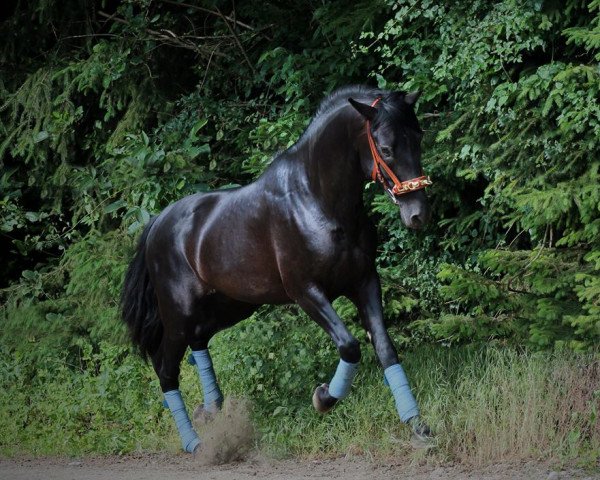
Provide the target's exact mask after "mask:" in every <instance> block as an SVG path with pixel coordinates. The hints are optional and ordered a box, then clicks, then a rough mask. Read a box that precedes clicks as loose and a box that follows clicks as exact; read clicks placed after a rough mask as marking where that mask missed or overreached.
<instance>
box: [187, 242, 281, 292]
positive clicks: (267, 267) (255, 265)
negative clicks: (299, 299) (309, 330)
mask: <svg viewBox="0 0 600 480" xmlns="http://www.w3.org/2000/svg"><path fill="white" fill-rule="evenodd" d="M199 265H200V276H201V278H202V280H204V281H205V282H206V283H207V284H208V285H209V287H210V288H211V289H213V290H216V291H218V292H221V293H223V294H224V295H227V296H228V297H231V298H233V299H235V300H240V301H243V302H249V303H257V304H262V303H287V302H289V301H290V299H289V297H288V296H287V294H286V291H285V289H284V287H283V284H282V282H281V277H280V275H279V271H278V270H277V266H276V264H275V262H274V261H273V260H272V259H270V258H268V257H267V256H266V255H264V254H262V255H261V250H260V249H256V248H254V249H246V250H245V251H243V252H241V251H236V249H223V251H222V252H221V253H220V254H218V255H217V254H211V252H210V251H205V252H204V254H203V255H201V258H200V262H199Z"/></svg>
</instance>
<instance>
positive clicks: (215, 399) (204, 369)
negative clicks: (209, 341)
mask: <svg viewBox="0 0 600 480" xmlns="http://www.w3.org/2000/svg"><path fill="white" fill-rule="evenodd" d="M192 355H193V357H194V361H195V363H196V368H198V376H199V377H200V383H202V392H203V393H204V408H205V409H206V410H208V411H209V412H213V413H214V412H216V411H217V410H219V408H221V404H222V403H223V394H222V393H221V389H220V388H219V384H218V383H217V377H216V376H215V370H214V368H213V364H212V360H211V358H210V353H208V350H198V351H196V352H192Z"/></svg>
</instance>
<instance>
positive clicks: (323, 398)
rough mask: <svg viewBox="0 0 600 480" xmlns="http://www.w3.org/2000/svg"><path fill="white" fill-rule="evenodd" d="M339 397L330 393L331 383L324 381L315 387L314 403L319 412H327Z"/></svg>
mask: <svg viewBox="0 0 600 480" xmlns="http://www.w3.org/2000/svg"><path fill="white" fill-rule="evenodd" d="M336 402H337V398H335V397H332V396H331V395H329V385H327V384H326V383H324V384H323V385H321V386H320V387H317V388H315V393H313V397H312V403H313V407H315V410H316V411H317V412H319V413H327V412H328V411H329V410H331V409H332V408H333V406H334V405H335V404H336Z"/></svg>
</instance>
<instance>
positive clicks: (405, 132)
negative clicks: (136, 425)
mask: <svg viewBox="0 0 600 480" xmlns="http://www.w3.org/2000/svg"><path fill="white" fill-rule="evenodd" d="M417 98H418V93H416V92H414V93H405V92H392V91H385V90H378V89H372V88H368V87H363V86H350V87H344V88H341V89H339V90H336V91H335V92H334V93H332V94H331V95H329V96H328V97H327V98H326V99H325V100H324V101H323V102H322V104H321V106H320V108H319V110H318V112H317V114H316V115H315V117H314V118H313V119H312V122H311V123H310V125H309V126H308V128H307V129H306V131H305V132H304V134H303V135H302V137H301V138H300V140H298V142H297V143H296V144H295V145H293V146H292V147H291V148H289V149H288V150H286V151H284V152H282V153H279V154H278V155H277V156H276V157H275V159H274V160H273V162H272V164H271V165H270V166H269V167H268V168H267V169H266V171H265V172H264V173H263V174H262V175H261V177H260V178H259V179H258V180H256V181H255V182H253V183H251V184H250V185H247V186H245V187H241V188H237V189H231V190H222V191H215V192H210V193H199V194H196V195H191V196H188V197H185V198H183V199H181V200H179V201H178V202H176V203H174V204H173V205H170V206H169V207H167V208H166V209H165V210H164V211H163V212H162V213H161V214H160V215H158V216H157V217H155V218H153V219H152V220H151V221H150V223H149V224H148V225H147V226H146V228H145V230H144V232H143V234H142V236H141V239H140V241H139V245H138V249H137V253H136V256H135V258H134V260H133V261H132V263H131V265H130V266H129V270H128V272H127V275H126V278H125V284H124V287H123V293H122V299H121V304H122V313H123V318H124V320H125V322H126V323H127V324H128V326H129V328H130V331H131V334H132V338H133V341H134V342H135V343H136V344H137V345H138V346H139V348H140V350H141V352H142V354H143V355H144V356H149V357H150V358H151V360H152V364H153V366H154V369H155V370H156V374H157V375H158V377H159V379H160V385H161V388H162V390H163V392H164V394H165V399H166V402H167V405H168V406H169V408H170V409H171V411H172V413H173V416H174V418H175V421H176V423H177V427H178V429H179V433H180V436H181V439H182V444H183V448H184V449H185V450H187V451H190V452H193V451H194V450H195V449H196V447H197V446H198V445H199V444H200V440H199V438H198V436H197V435H196V433H195V432H194V430H193V429H192V426H191V422H190V420H189V417H188V415H187V412H186V409H185V405H184V403H183V401H182V399H181V395H180V393H179V390H178V389H179V368H180V363H181V360H182V358H183V356H184V353H185V351H186V349H187V347H188V346H189V347H191V350H192V354H193V357H194V359H195V361H196V364H197V366H198V371H199V375H200V380H201V382H202V386H203V390H204V409H205V410H206V412H207V413H210V412H214V411H216V410H217V409H218V408H220V406H221V403H222V400H223V396H222V394H221V391H220V389H219V387H218V384H217V382H216V378H215V375H214V370H213V368H212V363H211V360H210V355H209V354H208V350H207V347H208V341H209V340H210V338H211V337H212V336H213V335H214V334H215V333H217V332H218V331H220V330H222V329H225V328H227V327H230V326H232V325H235V324H236V323H238V322H239V321H241V320H243V319H245V318H247V317H248V316H250V315H251V314H252V313H253V312H254V311H255V310H256V309H257V308H258V307H259V306H260V305H262V304H265V303H268V304H285V303H294V302H295V303H297V304H298V305H299V306H300V307H301V308H302V309H303V310H304V311H305V312H306V313H307V314H308V315H309V316H310V317H311V318H312V319H313V320H314V321H315V322H317V323H318V324H319V325H320V326H321V327H323V329H324V330H325V331H326V332H327V333H328V334H329V335H330V336H331V338H332V340H333V341H334V343H335V345H336V347H337V348H338V350H339V353H340V357H341V359H340V362H339V365H338V368H337V371H336V373H335V375H334V377H333V379H332V381H331V382H330V384H329V385H327V384H323V385H321V386H320V387H317V389H316V391H315V394H314V396H313V404H314V406H315V408H317V410H319V411H321V412H325V411H327V410H329V409H330V408H331V407H333V405H334V404H335V403H336V402H337V401H338V400H339V399H340V398H343V397H345V396H346V395H347V394H348V392H349V389H350V385H351V382H352V379H353V377H354V374H355V372H356V368H357V366H358V362H359V359H360V347H359V343H358V341H357V340H356V339H355V338H354V337H353V336H352V335H351V334H350V332H349V331H348V329H347V328H346V326H345V325H344V323H343V322H342V320H341V319H340V318H339V317H338V315H337V313H336V312H335V310H334V309H333V307H332V306H331V302H332V301H333V300H334V299H335V298H337V297H339V296H346V297H347V298H349V299H350V300H351V301H352V302H353V303H354V304H355V305H356V307H357V309H358V312H359V315H360V319H361V323H362V325H363V327H364V328H365V329H366V331H367V333H368V335H369V337H370V338H371V340H372V343H373V345H374V348H375V351H376V354H377V357H378V358H379V361H380V362H381V365H382V367H383V369H384V370H385V372H384V373H385V378H386V380H387V382H388V383H389V385H390V388H391V389H392V393H393V395H394V397H395V400H396V406H397V409H398V412H399V414H400V417H401V419H402V420H403V421H405V422H407V423H409V424H410V425H411V426H412V428H413V432H415V433H416V434H417V435H420V436H421V437H423V436H427V435H428V434H429V429H428V428H427V426H426V425H425V424H424V423H423V422H422V421H420V417H419V411H418V408H417V404H416V402H415V400H414V397H413V396H412V393H411V391H410V387H409V386H408V381H407V379H406V376H405V375H404V372H403V371H402V367H401V366H400V364H399V362H398V356H397V353H396V350H395V348H394V345H393V344H392V342H391V340H390V337H389V336H388V333H387V331H386V328H385V326H384V321H383V313H382V306H381V288H380V281H379V277H378V275H377V271H376V269H375V255H376V245H377V239H376V230H375V227H374V225H373V224H372V222H371V221H370V220H369V218H368V216H367V214H366V211H365V208H364V205H363V187H364V185H365V183H366V182H367V181H369V180H370V179H373V180H376V179H377V180H379V181H380V182H381V183H382V184H383V186H384V188H385V189H386V190H387V191H388V192H389V193H390V196H391V197H392V199H393V201H394V202H395V203H397V204H398V205H399V208H400V214H401V217H402V221H403V222H404V224H405V225H407V226H408V227H410V228H414V229H417V228H420V227H422V226H423V225H424V224H425V223H426V222H427V221H428V219H429V208H428V204H427V200H426V197H425V194H424V192H423V190H422V188H423V187H425V186H426V185H428V184H430V183H431V182H430V181H429V179H428V177H425V176H423V173H422V170H421V162H420V157H421V149H420V143H421V137H422V130H421V128H420V127H419V123H418V121H417V117H416V115H415V112H414V104H415V102H416V100H417ZM290 328H293V326H290Z"/></svg>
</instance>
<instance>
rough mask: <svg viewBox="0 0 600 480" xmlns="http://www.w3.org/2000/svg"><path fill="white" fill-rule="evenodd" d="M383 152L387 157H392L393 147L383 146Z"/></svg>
mask: <svg viewBox="0 0 600 480" xmlns="http://www.w3.org/2000/svg"><path fill="white" fill-rule="evenodd" d="M381 154H382V155H383V156H384V157H386V158H390V157H391V156H392V149H391V148H390V147H381Z"/></svg>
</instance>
